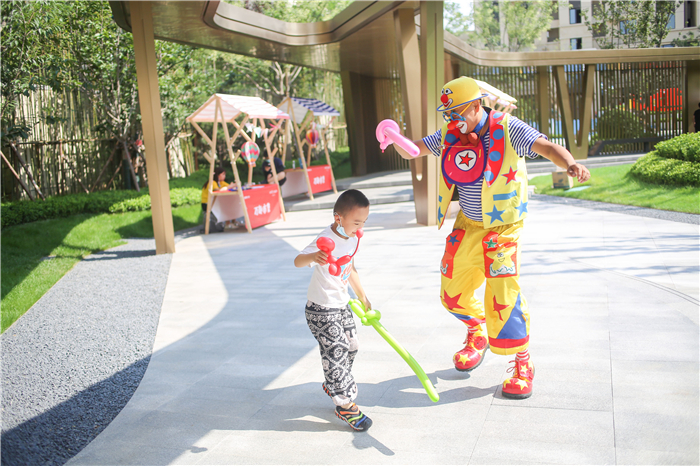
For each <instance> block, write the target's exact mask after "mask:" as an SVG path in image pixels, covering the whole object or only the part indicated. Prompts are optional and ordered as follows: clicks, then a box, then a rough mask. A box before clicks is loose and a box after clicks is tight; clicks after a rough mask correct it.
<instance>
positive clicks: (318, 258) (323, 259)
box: [314, 250, 328, 265]
mask: <svg viewBox="0 0 700 466" xmlns="http://www.w3.org/2000/svg"><path fill="white" fill-rule="evenodd" d="M314 262H316V263H317V264H318V265H326V264H327V263H328V254H326V253H325V252H323V251H321V250H319V251H317V252H316V254H314Z"/></svg>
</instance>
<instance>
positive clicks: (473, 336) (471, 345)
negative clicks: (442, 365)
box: [452, 329, 489, 372]
mask: <svg viewBox="0 0 700 466" xmlns="http://www.w3.org/2000/svg"><path fill="white" fill-rule="evenodd" d="M464 343H466V344H467V345H466V346H465V347H464V348H463V349H461V350H460V351H457V352H456V353H455V355H454V357H453V358H452V361H453V362H454V365H455V369H457V370H458V371H462V372H469V371H472V370H474V369H476V368H477V367H479V364H481V363H482V362H483V360H484V352H485V351H486V348H488V347H489V344H488V340H487V339H486V335H485V334H484V331H483V330H481V329H479V330H477V331H476V332H475V333H467V339H466V340H465V342H464Z"/></svg>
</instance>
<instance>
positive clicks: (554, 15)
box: [552, 0, 559, 21]
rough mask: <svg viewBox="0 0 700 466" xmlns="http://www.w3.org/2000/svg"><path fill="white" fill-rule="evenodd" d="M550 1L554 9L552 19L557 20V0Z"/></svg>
mask: <svg viewBox="0 0 700 466" xmlns="http://www.w3.org/2000/svg"><path fill="white" fill-rule="evenodd" d="M552 3H553V4H554V10H553V11H552V20H554V21H558V20H559V2H557V1H556V0H554V1H553V2H552Z"/></svg>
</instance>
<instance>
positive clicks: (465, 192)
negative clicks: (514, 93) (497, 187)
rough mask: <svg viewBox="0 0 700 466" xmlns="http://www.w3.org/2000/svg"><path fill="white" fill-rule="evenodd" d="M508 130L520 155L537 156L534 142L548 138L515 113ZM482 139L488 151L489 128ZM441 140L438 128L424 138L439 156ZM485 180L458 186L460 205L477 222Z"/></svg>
mask: <svg viewBox="0 0 700 466" xmlns="http://www.w3.org/2000/svg"><path fill="white" fill-rule="evenodd" d="M508 131H509V133H510V142H511V144H512V145H513V149H515V153H516V154H518V155H519V156H520V157H525V156H527V157H530V158H531V159H534V158H536V157H537V154H536V153H535V152H533V151H532V144H533V143H534V142H535V141H536V140H537V139H538V138H545V139H547V136H545V135H544V134H542V133H540V132H539V131H537V130H536V129H535V128H533V127H532V126H530V125H528V124H527V123H525V122H523V121H522V120H520V119H519V118H517V117H514V116H513V115H511V116H510V119H509V120H508ZM482 140H483V142H484V151H485V152H486V153H488V151H489V147H490V146H491V136H490V134H489V129H488V128H487V129H486V133H485V134H484V137H483V139H482ZM441 141H442V130H437V131H436V132H435V133H433V134H431V135H429V136H426V137H424V138H423V142H424V143H425V145H426V146H427V147H428V149H430V151H431V152H432V153H433V154H435V156H436V157H439V156H440V153H441V152H442V150H441V149H440V142H441ZM483 181H484V176H483V175H482V176H481V178H480V179H479V181H477V182H476V183H474V184H472V185H469V186H457V192H458V193H459V207H460V208H461V209H462V212H464V215H466V216H467V218H468V219H470V220H474V221H475V222H482V221H483V217H482V215H481V185H482V183H483Z"/></svg>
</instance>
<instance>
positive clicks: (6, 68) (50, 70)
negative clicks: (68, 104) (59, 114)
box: [0, 1, 75, 142]
mask: <svg viewBox="0 0 700 466" xmlns="http://www.w3.org/2000/svg"><path fill="white" fill-rule="evenodd" d="M0 6H1V9H2V10H1V11H2V30H1V33H0V35H1V39H0V54H1V55H2V67H1V68H0V78H1V79H0V94H1V95H2V104H1V107H2V140H3V142H6V141H8V140H16V139H17V138H23V139H26V138H28V137H29V134H30V132H31V126H32V125H33V124H34V123H35V122H31V121H25V120H23V119H18V118H17V117H16V115H15V110H16V108H17V104H18V102H19V98H20V96H29V94H30V93H31V92H32V91H35V90H36V89H37V87H38V86H42V85H43V86H49V87H51V88H52V89H53V90H55V91H58V90H60V89H62V88H63V87H65V86H71V85H74V84H75V82H73V81H72V79H71V76H70V74H69V73H67V72H66V71H65V70H66V68H70V67H71V66H72V64H71V58H70V57H69V56H67V55H66V54H65V53H64V51H63V50H62V48H61V43H62V38H63V37H65V34H66V30H65V28H64V27H62V26H63V24H62V21H61V17H62V14H63V12H64V10H65V8H66V7H65V5H64V4H63V3H62V2H61V3H60V4H54V3H53V2H49V1H35V2H24V1H4V2H2V3H1V4H0Z"/></svg>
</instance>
